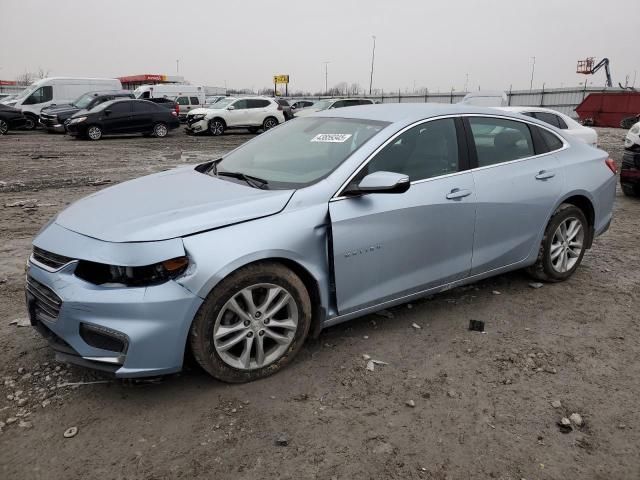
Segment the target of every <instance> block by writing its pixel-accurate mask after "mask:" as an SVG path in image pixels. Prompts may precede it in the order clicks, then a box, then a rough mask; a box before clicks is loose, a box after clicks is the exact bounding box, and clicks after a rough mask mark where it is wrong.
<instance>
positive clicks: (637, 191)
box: [620, 185, 640, 197]
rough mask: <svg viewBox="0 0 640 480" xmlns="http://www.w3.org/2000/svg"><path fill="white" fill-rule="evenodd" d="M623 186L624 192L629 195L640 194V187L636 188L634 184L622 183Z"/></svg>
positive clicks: (636, 195) (635, 195)
mask: <svg viewBox="0 0 640 480" xmlns="http://www.w3.org/2000/svg"><path fill="white" fill-rule="evenodd" d="M620 186H621V187H622V193H624V194H625V196H627V197H638V196H640V188H637V187H636V188H634V187H633V186H632V185H620Z"/></svg>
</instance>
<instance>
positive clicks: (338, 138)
mask: <svg viewBox="0 0 640 480" xmlns="http://www.w3.org/2000/svg"><path fill="white" fill-rule="evenodd" d="M349 138H351V134H350V133H319V134H318V135H316V136H315V137H313V138H312V139H311V141H312V142H323V143H344V142H346V141H347V140H349Z"/></svg>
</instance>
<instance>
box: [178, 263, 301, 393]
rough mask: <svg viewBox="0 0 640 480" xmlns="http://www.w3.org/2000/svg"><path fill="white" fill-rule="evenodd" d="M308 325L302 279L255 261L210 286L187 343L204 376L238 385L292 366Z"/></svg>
mask: <svg viewBox="0 0 640 480" xmlns="http://www.w3.org/2000/svg"><path fill="white" fill-rule="evenodd" d="M310 325H311V301H310V299H309V294H308V292H307V289H306V288H305V286H304V283H303V282H302V280H300V278H299V277H298V276H297V275H296V274H295V273H293V272H292V271H291V270H289V269H288V268H286V267H284V266H283V265H281V264H278V263H271V262H269V263H260V264H255V265H249V266H247V267H244V268H242V269H240V270H238V271H237V272H235V273H233V274H231V275H230V276H229V277H227V278H226V279H225V280H223V281H222V282H221V283H220V284H219V285H218V286H216V287H215V288H214V290H213V291H212V292H211V293H210V294H209V296H208V297H207V298H206V300H205V302H204V304H203V305H202V307H200V310H199V311H198V313H197V315H196V317H195V319H194V321H193V324H192V326H191V331H190V333H189V341H190V345H191V350H192V351H193V354H194V357H195V359H196V360H197V362H198V363H199V364H200V365H201V366H202V368H204V369H205V370H206V371H207V372H208V373H209V374H211V375H212V376H213V377H215V378H217V379H219V380H222V381H224V382H230V383H243V382H249V381H252V380H256V379H259V378H263V377H266V376H268V375H271V374H273V373H275V372H277V371H278V370H280V369H281V368H283V367H284V366H285V365H287V364H288V363H289V362H291V360H292V359H293V358H294V357H295V356H296V354H297V353H298V352H299V350H300V349H301V348H302V345H303V343H304V340H305V338H306V336H307V333H308V332H309V326H310Z"/></svg>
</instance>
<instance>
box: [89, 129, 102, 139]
mask: <svg viewBox="0 0 640 480" xmlns="http://www.w3.org/2000/svg"><path fill="white" fill-rule="evenodd" d="M87 138H89V140H100V139H101V138H102V130H101V129H100V127H99V126H97V125H90V126H89V127H87Z"/></svg>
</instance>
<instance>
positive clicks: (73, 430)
mask: <svg viewBox="0 0 640 480" xmlns="http://www.w3.org/2000/svg"><path fill="white" fill-rule="evenodd" d="M77 434H78V427H69V428H67V429H66V430H65V431H64V433H63V434H62V435H63V436H64V438H73V437H75V436H76V435H77Z"/></svg>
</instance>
